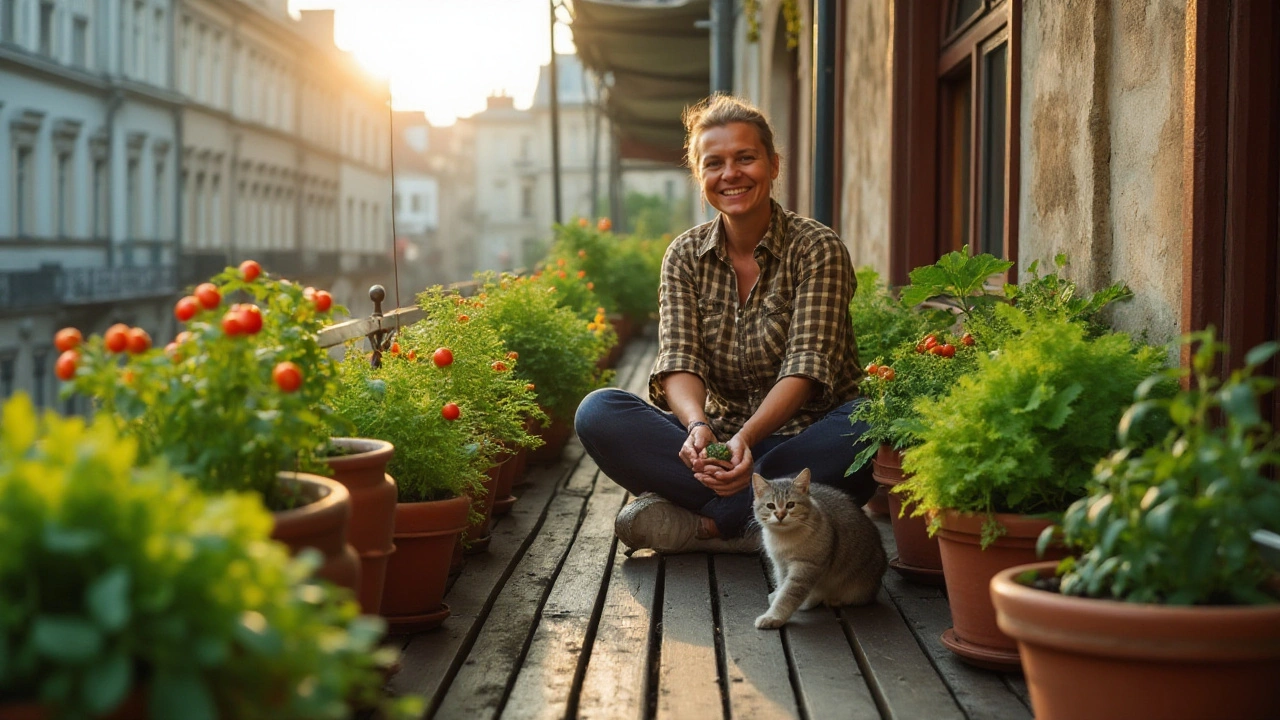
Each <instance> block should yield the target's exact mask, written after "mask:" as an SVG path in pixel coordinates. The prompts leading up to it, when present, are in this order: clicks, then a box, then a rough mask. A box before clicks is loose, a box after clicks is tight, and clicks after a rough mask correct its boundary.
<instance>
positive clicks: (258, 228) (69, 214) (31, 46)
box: [0, 0, 392, 405]
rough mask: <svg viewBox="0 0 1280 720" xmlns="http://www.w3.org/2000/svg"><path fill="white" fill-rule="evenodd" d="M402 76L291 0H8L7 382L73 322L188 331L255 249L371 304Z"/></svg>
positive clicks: (3, 7) (276, 267)
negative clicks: (343, 48) (207, 298)
mask: <svg viewBox="0 0 1280 720" xmlns="http://www.w3.org/2000/svg"><path fill="white" fill-rule="evenodd" d="M388 102H389V90H388V86H387V84H386V83H385V81H378V80H375V79H373V78H371V77H369V76H368V75H367V74H365V73H364V72H363V71H361V70H360V69H359V68H358V67H357V66H356V65H355V63H354V61H353V60H352V59H351V58H350V57H349V56H347V55H346V54H345V53H342V52H340V51H338V50H337V49H336V48H335V47H334V45H333V16H332V12H325V11H316V12H314V13H304V14H303V15H302V17H301V19H294V18H293V17H291V16H290V15H289V14H288V12H287V2H286V0H0V397H7V396H8V395H10V394H12V393H13V392H15V391H17V390H25V391H27V392H28V393H30V394H31V395H32V397H33V398H34V399H35V400H36V402H37V403H38V404H40V405H53V404H55V393H56V389H57V388H56V383H55V381H54V379H53V372H52V370H53V361H54V360H55V353H54V352H53V348H52V337H53V334H54V332H55V331H56V330H57V329H58V328H60V327H63V326H67V325H74V326H77V327H80V328H81V329H82V330H84V331H85V332H86V333H88V332H95V331H101V330H103V329H105V328H106V327H107V326H108V325H110V324H112V323H115V322H125V323H128V324H130V325H137V326H140V327H142V328H144V329H145V330H147V331H148V332H149V333H151V334H152V336H153V337H155V338H156V339H157V340H159V339H162V338H166V337H170V336H172V335H173V333H174V331H175V329H174V321H173V319H172V313H171V308H172V302H173V300H174V299H175V298H176V297H177V296H178V295H179V294H180V293H181V292H182V291H183V289H184V288H185V287H188V286H189V285H191V284H193V283H195V282H199V281H200V280H202V279H205V278H207V277H209V276H210V275H212V274H214V273H216V272H218V271H220V270H221V269H222V268H224V267H226V265H228V264H235V263H238V262H239V261H240V260H241V259H243V258H248V257H253V258H255V259H258V260H259V261H260V262H262V263H263V265H264V266H265V267H266V268H267V269H268V270H270V271H273V272H278V273H281V274H283V275H286V276H290V277H296V278H301V279H303V280H306V281H308V282H312V283H314V284H317V285H324V286H327V287H330V288H331V289H332V291H333V293H334V296H335V299H336V300H337V301H338V302H340V303H343V304H346V305H348V306H349V307H351V308H352V309H353V311H355V312H362V310H363V308H366V307H368V300H367V295H366V293H367V289H368V285H369V284H371V283H373V282H381V283H384V284H386V283H388V282H389V281H390V279H391V278H390V267H391V257H392V255H391V253H392V237H391V182H390V177H391V173H390V158H389V152H390V118H389V109H388Z"/></svg>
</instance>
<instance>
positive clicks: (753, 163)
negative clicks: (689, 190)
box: [698, 122, 778, 218]
mask: <svg viewBox="0 0 1280 720" xmlns="http://www.w3.org/2000/svg"><path fill="white" fill-rule="evenodd" d="M776 177H778V163H777V162H775V158H771V157H769V153H768V151H767V150H765V147H764V143H763V142H761V140H760V133H759V132H757V131H756V129H755V127H754V126H752V125H749V124H747V123H741V122H736V123H729V124H728V125H722V126H720V127H713V128H709V129H707V130H704V131H703V132H702V134H701V135H699V136H698V179H699V180H700V181H701V182H702V193H703V195H704V196H706V198H707V202H709V203H711V207H714V208H715V209H716V210H719V211H720V212H722V213H724V215H725V216H726V217H730V218H737V217H746V216H749V215H752V214H754V213H756V212H759V211H761V210H762V209H765V210H767V209H768V208H769V186H770V183H772V182H773V180H774V178H776Z"/></svg>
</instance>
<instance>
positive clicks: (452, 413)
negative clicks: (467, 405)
mask: <svg viewBox="0 0 1280 720" xmlns="http://www.w3.org/2000/svg"><path fill="white" fill-rule="evenodd" d="M461 415H462V411H461V410H460V409H458V403H455V402H447V403H445V404H444V406H443V407H441V408H440V417H443V418H444V419H445V420H449V421H453V420H457V419H458V418H459V417H460V416H461Z"/></svg>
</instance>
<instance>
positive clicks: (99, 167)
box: [93, 158, 110, 238]
mask: <svg viewBox="0 0 1280 720" xmlns="http://www.w3.org/2000/svg"><path fill="white" fill-rule="evenodd" d="M109 234H110V232H109V231H108V229H107V161H106V159H105V158H95V159H94V161H93V235H94V237H97V238H105V237H107V236H108V235H109Z"/></svg>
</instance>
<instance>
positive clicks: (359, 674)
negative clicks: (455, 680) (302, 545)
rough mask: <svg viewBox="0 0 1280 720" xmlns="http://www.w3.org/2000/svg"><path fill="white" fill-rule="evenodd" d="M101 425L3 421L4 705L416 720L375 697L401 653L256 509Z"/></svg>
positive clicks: (13, 411) (401, 704)
mask: <svg viewBox="0 0 1280 720" xmlns="http://www.w3.org/2000/svg"><path fill="white" fill-rule="evenodd" d="M136 460H137V442H136V441H135V440H133V439H131V438H127V437H122V436H119V435H118V434H117V431H116V427H115V423H114V422H113V421H112V419H111V418H109V417H108V416H106V415H104V414H99V416H98V417H97V418H96V419H95V420H94V422H93V424H92V425H89V426H86V424H85V422H84V421H83V420H81V419H79V418H72V419H61V418H58V417H57V416H55V415H54V414H52V413H48V414H46V415H45V416H44V417H42V418H37V416H36V413H35V410H34V408H33V407H32V404H31V401H30V400H29V399H28V398H27V397H26V396H25V395H18V396H16V397H15V398H13V399H12V400H10V401H9V402H7V403H6V404H5V405H4V408H3V414H2V418H0V526H2V527H3V528H4V532H3V535H4V542H3V543H0V698H4V699H5V700H6V701H16V702H26V701H30V702H36V703H40V704H42V705H44V706H45V707H47V708H49V710H50V711H51V713H50V716H51V717H88V716H99V715H104V714H107V713H109V712H110V711H112V710H113V709H114V708H116V707H117V706H118V705H120V704H121V703H122V702H123V701H125V700H126V698H128V697H129V695H130V693H132V692H134V691H136V690H141V691H142V692H143V694H144V696H145V701H146V703H147V705H148V706H149V712H150V714H151V716H152V717H165V718H172V717H181V718H190V719H191V720H204V719H206V718H208V719H212V718H216V717H227V718H246V719H253V718H264V719H266V718H307V719H311V718H345V717H348V716H349V715H350V714H351V707H352V704H355V705H356V706H365V707H370V706H372V707H379V706H380V707H382V709H383V710H384V711H386V712H388V713H390V714H394V715H397V716H401V717H406V718H407V717H417V715H418V714H419V713H420V712H421V709H422V704H421V701H420V700H419V699H416V698H407V699H402V700H399V701H396V702H395V703H388V702H387V701H386V699H385V698H384V697H383V696H382V693H381V689H380V688H381V685H382V682H383V677H384V672H385V668H386V667H387V666H388V665H389V664H390V663H391V662H393V661H394V651H385V650H383V651H379V650H376V649H375V648H376V646H377V643H378V641H379V638H380V636H381V634H382V631H383V623H382V621H381V620H380V619H378V618H375V617H367V616H365V617H362V616H359V615H358V608H357V606H356V605H355V603H354V602H353V601H352V600H351V599H350V597H349V595H348V593H346V591H340V590H337V589H335V588H333V587H331V586H329V585H328V584H325V583H316V582H312V581H309V580H308V579H307V577H308V576H309V575H310V573H311V570H312V569H313V568H314V565H315V564H316V558H315V556H314V555H308V556H307V557H306V558H304V559H300V560H293V559H290V558H289V556H288V553H287V550H286V549H285V547H284V546H282V545H280V544H278V543H275V542H272V541H270V540H269V539H268V535H269V532H270V530H271V527H272V520H271V517H270V516H269V515H268V514H267V513H266V511H265V510H263V508H262V505H261V503H260V502H259V501H258V500H257V499H256V498H254V497H253V496H251V495H247V494H231V493H228V494H222V495H218V496H210V497H206V496H205V495H203V494H202V493H200V492H199V491H198V490H197V488H196V487H195V485H194V484H192V483H190V482H189V481H187V480H185V479H184V478H182V477H180V476H179V475H177V474H176V473H175V472H173V471H172V470H170V469H168V468H167V467H166V466H165V465H164V463H163V462H154V463H151V464H147V465H142V466H137V465H136V464H135V461H136Z"/></svg>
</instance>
